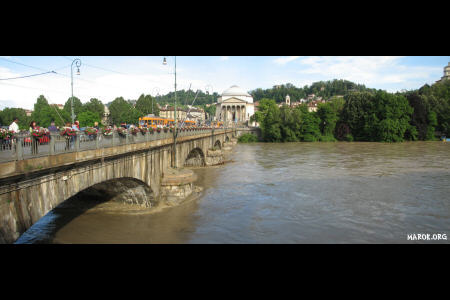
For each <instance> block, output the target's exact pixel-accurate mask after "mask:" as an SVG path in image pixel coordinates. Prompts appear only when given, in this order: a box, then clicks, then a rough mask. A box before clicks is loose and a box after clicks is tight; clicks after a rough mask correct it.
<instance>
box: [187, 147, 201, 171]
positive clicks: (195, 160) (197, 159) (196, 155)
mask: <svg viewBox="0 0 450 300" xmlns="http://www.w3.org/2000/svg"><path fill="white" fill-rule="evenodd" d="M205 165H206V163H205V153H204V152H203V150H202V149H200V148H198V147H197V148H194V149H192V150H191V151H190V152H189V154H188V155H187V157H186V159H185V160H184V166H187V167H204V166H205Z"/></svg>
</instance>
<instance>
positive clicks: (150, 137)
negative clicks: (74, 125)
mask: <svg viewBox="0 0 450 300" xmlns="http://www.w3.org/2000/svg"><path fill="white" fill-rule="evenodd" d="M172 130H173V129H172ZM172 130H167V131H165V130H164V129H161V131H160V132H158V131H156V130H155V131H153V132H146V133H142V132H137V133H135V134H133V133H132V132H131V131H130V130H127V131H125V132H124V134H120V133H119V132H118V131H113V132H112V133H111V134H110V135H105V134H102V133H98V134H91V135H88V134H87V133H85V132H84V131H78V132H76V135H73V136H62V135H61V134H60V133H59V132H51V133H50V134H49V135H45V136H43V137H41V138H36V137H34V136H32V135H31V134H30V133H29V132H22V133H17V134H15V136H14V137H12V138H9V139H0V163H1V162H8V161H16V160H24V159H29V158H34V157H43V156H48V155H56V154H61V153H70V152H77V151H85V150H93V149H99V148H108V147H115V146H119V145H126V144H136V143H143V142H150V141H154V140H160V139H169V138H173V131H172ZM223 130H224V128H215V129H214V132H213V129H212V128H191V129H187V128H179V129H178V135H177V138H180V137H185V136H193V135H199V134H204V133H209V134H218V133H221V132H223Z"/></svg>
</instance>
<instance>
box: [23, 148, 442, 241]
mask: <svg viewBox="0 0 450 300" xmlns="http://www.w3.org/2000/svg"><path fill="white" fill-rule="evenodd" d="M230 158H231V159H232V160H233V161H232V162H229V163H226V164H225V165H222V166H217V167H209V168H197V169H194V171H195V172H196V173H197V175H198V180H197V181H196V182H195V185H197V186H201V187H202V188H203V191H202V192H200V193H199V194H198V195H197V196H196V197H191V199H189V200H187V201H185V202H184V203H183V204H181V205H179V206H176V207H169V208H164V209H157V208H152V207H150V208H148V207H147V208H145V207H140V206H137V205H133V204H126V203H120V202H114V201H106V202H105V201H103V200H104V199H102V200H98V199H97V198H95V197H94V196H86V195H85V196H83V197H81V198H79V199H71V200H69V201H65V202H64V203H62V204H61V205H60V206H59V207H57V208H55V209H54V210H53V211H51V212H49V213H48V214H47V215H46V216H45V217H43V218H42V219H41V220H40V221H38V222H37V223H36V224H35V225H33V226H32V227H31V228H30V229H29V230H28V231H27V232H26V233H24V234H23V235H22V236H21V237H20V238H19V239H18V240H17V242H16V243H19V244H20V243H96V244H103V243H108V244H116V243H137V244H140V243H143V244H147V243H169V244H171V243H227V244H228V243H239V244H241V243H271V244H272V243H445V244H448V243H449V239H450V237H449V235H450V143H442V142H410V143H397V144H384V143H284V144H266V143H256V144H238V145H237V146H236V147H235V148H234V149H233V151H232V153H231V156H230ZM137 194H139V193H137ZM129 202H130V203H132V202H133V201H129ZM413 234H414V235H415V236H416V237H417V236H418V234H430V236H429V237H430V238H433V237H434V238H436V237H437V234H441V237H443V236H446V238H447V239H446V240H445V239H444V240H443V239H440V240H408V239H407V237H408V235H413ZM433 235H434V236H433ZM422 237H425V236H422Z"/></svg>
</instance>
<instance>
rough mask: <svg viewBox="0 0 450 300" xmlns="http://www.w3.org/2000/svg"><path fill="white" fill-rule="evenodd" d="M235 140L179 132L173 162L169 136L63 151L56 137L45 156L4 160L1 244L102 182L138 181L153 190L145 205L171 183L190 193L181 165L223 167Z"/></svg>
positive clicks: (221, 133)
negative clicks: (225, 153)
mask: <svg viewBox="0 0 450 300" xmlns="http://www.w3.org/2000/svg"><path fill="white" fill-rule="evenodd" d="M138 135H139V134H138ZM234 136H235V130H232V129H215V130H212V129H205V130H197V131H194V132H190V131H185V132H183V131H182V132H179V134H178V136H177V138H176V151H175V153H176V159H175V160H174V159H173V154H174V151H173V150H174V147H175V146H174V137H173V134H172V133H170V132H167V133H164V132H161V133H156V132H155V133H152V134H150V133H146V135H145V136H144V135H142V137H141V136H138V137H137V138H133V137H132V136H131V135H130V136H127V137H126V138H123V139H120V138H117V137H114V136H113V137H112V142H111V143H110V144H109V145H104V146H101V143H100V145H99V141H98V139H97V140H94V141H91V144H92V145H91V147H87V146H83V145H84V144H83V142H77V143H78V144H77V145H75V149H74V150H70V151H69V150H67V151H63V152H59V153H58V151H55V149H56V148H57V147H56V146H55V145H56V144H57V142H58V138H52V140H53V142H50V148H51V149H50V150H49V151H48V153H46V154H42V153H41V154H37V155H34V157H33V156H29V155H28V156H27V155H24V154H23V153H25V152H26V151H24V152H23V153H22V154H20V155H21V157H20V158H19V159H17V158H16V159H14V160H10V161H6V162H1V160H0V243H13V242H14V241H16V240H17V239H18V238H19V236H20V235H21V234H22V233H24V232H25V231H26V230H27V229H28V228H30V227H31V226H32V225H33V224H34V223H35V222H37V221H38V220H39V219H40V218H41V217H43V216H44V215H45V214H47V213H48V212H49V211H51V210H52V209H53V208H55V207H56V206H57V205H59V204H60V203H62V202H63V201H65V200H67V199H69V198H70V197H72V196H74V195H76V194H77V193H79V192H81V191H84V190H86V189H88V188H90V187H93V186H96V185H98V184H104V183H107V184H108V183H110V185H111V186H113V185H114V182H115V181H117V180H121V179H124V180H132V181H135V182H138V183H140V184H142V185H144V186H145V187H146V188H148V189H150V190H151V192H152V198H153V200H152V201H151V203H147V205H146V206H153V205H155V203H158V201H164V199H163V200H161V199H162V198H164V197H165V196H168V194H170V189H171V186H173V185H177V186H178V187H177V188H180V187H181V188H182V189H183V192H185V193H186V194H189V193H190V191H191V190H192V182H193V181H194V180H195V178H193V176H192V174H189V172H191V173H192V171H190V170H186V169H183V166H197V165H199V166H208V165H214V164H220V163H221V162H222V159H223V157H222V156H221V155H220V149H222V148H229V146H228V145H227V142H229V141H231V139H232V138H233V137H234ZM114 139H115V140H114ZM55 140H56V144H55ZM78 140H81V139H77V141H78ZM80 143H81V146H80ZM228 144H231V142H229V143H228ZM22 145H24V144H23V143H22V144H21V146H22ZM174 163H175V165H176V167H177V168H176V169H174V168H173V164H174ZM186 171H187V172H186ZM177 172H178V173H177ZM183 172H184V173H183ZM174 174H175V175H178V179H177V176H175V177H174ZM174 178H175V181H173V179H174ZM180 178H182V179H181V181H180ZM177 180H178V181H177Z"/></svg>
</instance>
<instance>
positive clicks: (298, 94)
mask: <svg viewBox="0 0 450 300" xmlns="http://www.w3.org/2000/svg"><path fill="white" fill-rule="evenodd" d="M355 91H359V92H363V91H367V92H375V91H376V89H371V88H366V86H365V85H363V84H356V83H354V82H351V81H348V80H339V79H334V80H332V81H318V82H314V83H313V84H311V86H308V85H305V86H304V87H300V88H299V87H296V86H294V85H293V84H291V83H287V84H282V85H278V86H274V87H272V88H270V89H261V88H258V89H255V90H253V91H251V92H250V94H251V95H252V97H253V100H254V101H260V100H261V99H273V100H275V102H277V103H280V102H284V100H285V98H286V95H289V96H290V97H291V101H298V100H300V99H305V98H306V97H308V95H310V94H315V95H316V96H318V97H322V98H324V99H329V98H330V97H332V96H335V95H341V96H345V95H346V94H348V93H349V92H355Z"/></svg>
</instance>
